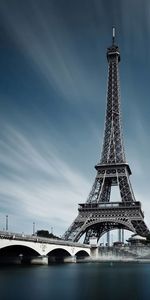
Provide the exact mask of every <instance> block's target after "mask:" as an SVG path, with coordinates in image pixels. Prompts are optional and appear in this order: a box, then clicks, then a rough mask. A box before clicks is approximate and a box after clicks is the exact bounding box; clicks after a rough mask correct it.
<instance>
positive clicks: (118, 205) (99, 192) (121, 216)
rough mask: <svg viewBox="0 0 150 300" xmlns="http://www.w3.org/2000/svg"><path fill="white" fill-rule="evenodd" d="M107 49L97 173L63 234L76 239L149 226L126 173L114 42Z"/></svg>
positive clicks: (142, 231)
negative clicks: (116, 198)
mask: <svg viewBox="0 0 150 300" xmlns="http://www.w3.org/2000/svg"><path fill="white" fill-rule="evenodd" d="M114 40H115V29H114V28H113V39H112V46H111V47H109V48H108V49H107V61H108V67H109V69H108V90H107V107H106V119H105V130H104V141H103V146H102V154H101V159H100V162H99V163H98V164H97V165H96V166H95V168H96V170H97V175H96V178H95V181H94V184H93V187H92V190H91V192H90V194H89V196H88V199H87V201H86V203H83V204H79V208H78V212H79V213H78V216H77V218H76V219H75V220H74V222H73V223H72V225H71V226H70V227H69V229H68V230H67V231H66V232H65V234H64V236H63V238H64V239H65V240H72V241H75V242H77V241H78V240H79V239H80V237H81V236H82V235H83V234H85V239H84V243H89V239H90V237H93V236H94V237H96V238H97V240H99V238H100V237H101V236H102V235H103V234H104V233H106V232H108V231H110V230H112V229H116V228H117V229H128V230H130V231H132V232H134V233H137V234H139V235H141V236H147V235H148V233H149V230H148V228H147V226H146V224H145V222H144V215H143V212H142V210H141V203H140V202H138V201H136V199H135V196H134V193H133V190H132V186H131V183H130V179H129V176H130V175H131V170H130V167H129V165H128V163H127V162H126V158H125V151H124V145H123V136H122V128H121V110H120V93H119V72H118V65H119V62H120V51H119V48H118V46H116V45H115V43H114ZM114 185H117V186H118V187H119V190H120V196H121V201H120V202H110V194H111V187H112V186H114Z"/></svg>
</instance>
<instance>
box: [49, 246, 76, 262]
mask: <svg viewBox="0 0 150 300" xmlns="http://www.w3.org/2000/svg"><path fill="white" fill-rule="evenodd" d="M47 256H48V262H49V263H61V262H64V261H65V260H67V259H68V258H69V257H71V253H70V252H69V251H68V250H66V249H63V248H61V247H59V248H55V249H53V250H51V251H50V252H48V253H47Z"/></svg>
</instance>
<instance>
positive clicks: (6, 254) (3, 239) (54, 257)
mask: <svg viewBox="0 0 150 300" xmlns="http://www.w3.org/2000/svg"><path fill="white" fill-rule="evenodd" d="M91 255H92V248H91V247H90V246H89V245H83V244H79V243H73V242H69V241H63V240H59V239H58V240H57V239H49V238H43V237H39V236H34V235H24V234H16V233H10V232H4V231H0V263H7V262H8V263H18V264H19V263H23V262H27V263H32V264H48V263H49V262H62V261H64V262H76V261H77V260H79V259H80V260H81V259H83V258H85V257H90V256H91Z"/></svg>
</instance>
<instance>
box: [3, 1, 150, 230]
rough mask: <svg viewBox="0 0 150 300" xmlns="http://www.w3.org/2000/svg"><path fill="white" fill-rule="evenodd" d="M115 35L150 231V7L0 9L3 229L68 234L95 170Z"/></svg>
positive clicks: (138, 187)
mask: <svg viewBox="0 0 150 300" xmlns="http://www.w3.org/2000/svg"><path fill="white" fill-rule="evenodd" d="M112 26H115V27H116V41H117V44H118V45H119V48H120V51H121V62H120V66H119V68H120V89H121V108H122V119H123V134H124V140H125V141H124V143H125V150H126V157H127V161H128V163H129V165H130V167H131V170H132V176H131V182H132V186H133V189H134V193H135V197H136V200H138V201H141V202H142V209H143V210H144V213H145V221H146V223H147V225H148V226H149V227H150V199H149V198H150V197H149V195H150V192H149V186H150V181H149V169H150V133H149V132H150V129H149V128H150V119H149V116H150V99H149V95H150V84H149V77H150V56H149V53H150V1H149V0H132V1H130V0H126V1H124V0H80V1H79V0H76V1H73V0H44V1H40V0H26V1H24V0H13V1H11V0H1V1H0V170H1V171H0V230H2V229H3V228H5V218H6V215H8V219H9V230H10V231H14V232H25V233H32V229H33V222H35V226H36V230H39V229H47V230H49V231H52V230H53V232H54V233H55V234H57V235H62V234H63V233H64V232H65V230H66V229H67V228H68V226H69V225H70V224H71V223H72V221H73V220H74V218H75V217H76V216H77V208H78V203H82V202H85V201H86V199H87V197H88V194H89V192H90V189H91V187H92V184H93V182H94V178H95V176H96V170H95V169H94V166H95V164H96V163H98V162H99V159H100V154H101V144H102V139H103V128H104V116H105V107H106V92H107V71H108V66H107V59H106V49H107V47H108V46H110V44H111V35H112Z"/></svg>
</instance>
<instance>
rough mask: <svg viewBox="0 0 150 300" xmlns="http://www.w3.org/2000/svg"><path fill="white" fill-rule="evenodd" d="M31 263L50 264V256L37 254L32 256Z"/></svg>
mask: <svg viewBox="0 0 150 300" xmlns="http://www.w3.org/2000/svg"><path fill="white" fill-rule="evenodd" d="M30 264H31V265H48V256H42V255H41V256H37V257H34V258H31V260H30Z"/></svg>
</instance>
